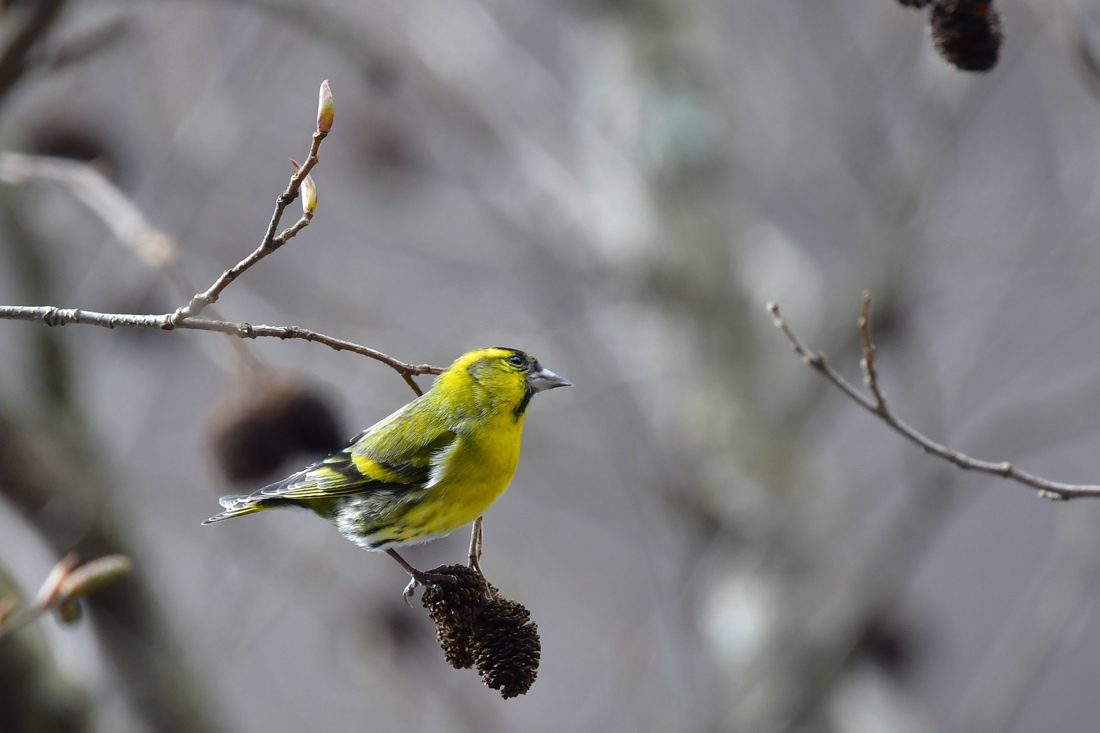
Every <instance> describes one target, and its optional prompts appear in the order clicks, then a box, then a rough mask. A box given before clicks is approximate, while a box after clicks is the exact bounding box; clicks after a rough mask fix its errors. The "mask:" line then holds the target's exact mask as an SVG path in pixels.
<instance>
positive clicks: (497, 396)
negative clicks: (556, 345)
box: [439, 347, 573, 420]
mask: <svg viewBox="0 0 1100 733" xmlns="http://www.w3.org/2000/svg"><path fill="white" fill-rule="evenodd" d="M460 380H469V381H470V384H471V387H472V386H473V385H477V387H479V388H480V390H483V391H484V392H485V393H486V395H487V396H488V397H489V399H490V400H491V401H492V402H493V403H494V404H495V405H496V406H497V407H498V409H509V410H511V412H512V415H513V416H514V417H515V418H516V419H517V420H518V419H519V418H520V417H522V416H523V413H524V411H525V410H526V409H527V405H528V404H529V403H530V402H531V398H532V397H533V396H534V395H535V393H536V392H543V391H545V390H548V389H554V388H555V387H569V386H572V384H573V383H572V382H570V381H569V380H568V379H566V378H565V377H562V376H560V375H558V374H555V373H554V372H552V371H550V370H549V369H547V368H546V367H544V366H542V364H539V360H538V359H536V358H535V357H533V356H531V355H530V354H528V353H525V352H523V351H520V350H518V349H509V348H504V347H496V348H491V349H478V350H477V351H471V352H469V353H468V354H463V355H462V356H460V357H459V358H458V359H457V360H456V361H455V363H454V364H452V365H451V366H450V367H449V368H448V369H447V370H446V371H445V372H443V374H441V375H440V377H439V382H441V383H443V384H451V383H457V382H459V381H460Z"/></svg>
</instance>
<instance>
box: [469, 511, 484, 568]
mask: <svg viewBox="0 0 1100 733" xmlns="http://www.w3.org/2000/svg"><path fill="white" fill-rule="evenodd" d="M480 563H481V517H478V518H477V519H475V520H474V526H473V529H471V530H470V563H469V564H470V567H471V568H473V569H474V570H476V571H478V572H479V573H480V572H481V564H480Z"/></svg>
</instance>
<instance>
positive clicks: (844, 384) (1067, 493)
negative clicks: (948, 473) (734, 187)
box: [768, 293, 1100, 500]
mask: <svg viewBox="0 0 1100 733" xmlns="http://www.w3.org/2000/svg"><path fill="white" fill-rule="evenodd" d="M768 312H769V313H771V314H772V317H773V318H774V320H775V325H776V328H778V329H779V330H780V331H782V332H783V335H784V336H786V337H787V340H788V341H790V344H791V348H792V349H793V350H794V352H795V353H796V354H798V356H799V357H800V358H801V359H802V362H803V363H804V364H806V365H807V366H809V367H812V368H813V369H814V370H816V371H817V372H818V373H819V374H821V376H823V377H825V379H827V380H829V381H830V382H832V384H833V385H835V386H836V387H837V389H839V390H840V391H841V392H843V393H844V394H845V395H847V396H848V398H849V399H851V400H852V401H853V402H855V403H856V404H857V405H859V406H860V407H862V408H863V409H865V410H867V411H868V412H870V413H871V414H873V415H875V416H876V417H878V418H879V419H880V420H882V421H883V422H884V423H886V424H887V425H889V426H890V428H891V429H893V430H894V432H896V433H898V434H899V435H901V436H902V437H904V438H905V439H907V440H909V441H911V442H913V443H916V444H917V445H918V446H919V447H920V448H921V449H922V450H923V451H924V452H925V453H929V454H931V455H934V456H937V457H938V458H942V459H943V460H945V461H947V462H949V463H953V464H954V465H956V466H958V467H959V468H961V469H963V470H966V471H977V472H978V473H987V474H991V475H993V476H1000V477H1001V478H1006V479H1009V480H1012V481H1016V482H1017V483H1021V484H1024V485H1025V486H1030V487H1031V488H1033V489H1036V490H1037V491H1038V492H1039V496H1040V497H1042V498H1044V499H1054V500H1066V499H1077V498H1081V497H1089V498H1095V497H1097V496H1100V485H1098V484H1068V483H1063V482H1060V481H1051V480H1050V479H1046V478H1043V477H1041V476H1036V475H1034V474H1031V473H1028V472H1026V471H1021V470H1020V469H1018V468H1016V467H1015V466H1013V465H1012V464H1011V463H1010V462H1008V461H1002V462H1000V463H996V462H993V461H983V460H979V459H977V458H971V457H970V456H968V455H966V454H965V453H960V452H959V451H957V450H954V449H952V448H948V447H947V446H944V445H940V444H939V443H937V442H935V441H934V440H932V439H931V438H928V437H927V436H925V435H924V434H923V433H921V432H919V431H917V430H916V429H914V428H912V427H911V426H909V425H908V424H906V423H905V422H904V421H902V420H900V419H899V418H898V417H897V416H896V415H894V413H893V411H892V410H891V409H890V406H889V405H888V404H887V402H886V396H885V395H884V394H883V393H882V390H881V389H880V388H879V384H878V370H877V368H876V366H875V345H874V342H873V341H872V340H871V320H870V319H871V296H870V294H868V293H864V294H863V312H862V314H861V315H860V318H859V322H858V324H857V326H858V328H859V338H860V343H861V344H862V347H863V359H862V360H861V361H860V365H861V366H862V368H863V374H864V383H865V384H866V385H867V388H868V389H869V390H870V391H871V397H866V396H864V395H863V394H861V393H860V392H859V390H857V389H856V388H855V387H854V386H852V385H851V384H850V383H849V382H848V381H847V380H845V379H844V377H842V376H840V374H839V373H838V372H837V371H836V370H834V369H833V368H832V367H831V366H830V365H829V363H828V362H827V361H826V359H825V355H824V354H822V353H820V352H817V353H814V352H812V351H810V350H809V349H808V348H807V347H806V346H804V345H803V344H802V342H801V341H800V340H799V339H798V337H797V336H796V335H795V334H794V332H793V331H792V330H791V328H790V326H789V325H788V324H787V321H786V320H785V319H784V318H783V316H782V315H780V313H779V305H778V304H776V303H769V304H768Z"/></svg>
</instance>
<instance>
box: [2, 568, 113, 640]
mask: <svg viewBox="0 0 1100 733" xmlns="http://www.w3.org/2000/svg"><path fill="white" fill-rule="evenodd" d="M132 567H133V564H132V563H131V562H130V558H128V557H126V556H125V555H104V556H103V557H100V558H96V559H95V560H92V561H91V562H87V563H85V564H83V565H80V558H79V556H78V555H77V554H76V553H75V552H70V553H69V554H68V555H66V556H65V557H63V558H61V560H59V561H58V563H57V564H56V565H54V567H53V570H52V571H50V574H49V575H48V576H47V577H46V580H45V581H43V583H42V587H41V588H40V589H39V591H38V594H37V596H36V597H35V599H34V604H33V605H31V606H30V607H29V608H27V609H25V610H24V611H23V612H22V613H19V614H16V613H15V609H16V608H18V607H19V596H18V595H16V594H15V593H9V594H8V595H6V596H3V597H0V640H2V639H3V638H4V637H5V636H8V635H10V634H13V633H15V632H16V631H18V630H19V629H21V628H23V627H24V626H26V625H27V624H29V623H31V622H32V621H34V620H36V619H38V618H40V617H42V616H43V615H45V614H47V613H50V612H51V611H52V612H53V613H54V615H55V616H56V617H57V619H58V620H59V621H61V622H62V623H75V622H76V621H78V620H80V617H81V615H82V611H81V608H80V598H81V597H82V596H86V595H90V594H92V593H96V592H98V591H101V590H103V589H104V588H106V587H108V586H110V585H112V584H114V583H116V582H118V581H119V580H121V579H123V578H125V577H126V576H128V575H129V574H130V570H131V569H132Z"/></svg>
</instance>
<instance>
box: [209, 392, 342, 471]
mask: <svg viewBox="0 0 1100 733" xmlns="http://www.w3.org/2000/svg"><path fill="white" fill-rule="evenodd" d="M343 438H344V435H343V431H342V429H341V428H340V425H339V420H338V419H337V417H336V413H335V411H334V410H333V408H332V407H331V406H330V405H329V402H328V400H327V399H326V398H325V397H323V396H322V395H321V394H319V393H318V392H317V391H316V390H315V389H314V388H313V387H312V386H311V385H309V384H306V383H304V382H302V381H301V380H299V379H298V378H296V377H294V376H292V375H282V374H280V375H274V376H270V377H266V378H265V379H264V380H263V381H261V382H260V383H259V384H257V385H255V386H254V387H252V388H251V391H250V392H248V393H247V394H245V395H243V396H241V397H239V398H236V399H232V400H229V401H228V402H227V403H226V404H225V405H223V406H222V407H220V408H219V409H218V411H217V412H216V413H215V415H214V417H213V418H212V420H211V423H210V447H211V450H212V451H213V454H214V459H215V460H216V461H217V464H218V468H220V469H221V471H222V473H223V474H224V475H225V477H226V478H227V479H229V480H230V481H248V480H252V479H259V478H264V477H266V476H269V475H271V474H272V473H273V472H275V471H276V470H277V469H278V468H279V467H280V466H281V465H282V464H283V463H284V462H285V461H286V460H288V459H290V458H292V457H294V456H296V455H298V454H300V453H308V454H320V453H327V452H329V451H334V450H337V449H339V448H340V447H341V446H342V445H343V444H344V440H343Z"/></svg>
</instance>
